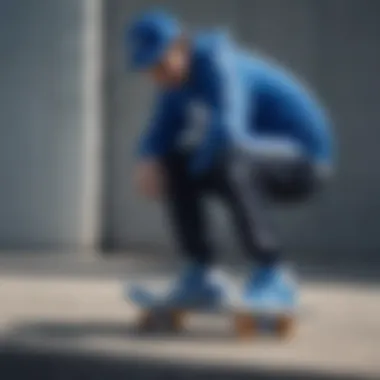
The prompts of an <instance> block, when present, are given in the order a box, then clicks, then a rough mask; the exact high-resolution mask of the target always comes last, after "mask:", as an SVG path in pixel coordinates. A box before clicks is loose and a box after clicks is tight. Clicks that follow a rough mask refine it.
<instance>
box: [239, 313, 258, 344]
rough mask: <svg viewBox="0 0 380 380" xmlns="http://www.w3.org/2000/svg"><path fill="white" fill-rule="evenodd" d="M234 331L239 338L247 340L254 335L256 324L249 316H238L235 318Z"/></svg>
mask: <svg viewBox="0 0 380 380" xmlns="http://www.w3.org/2000/svg"><path fill="white" fill-rule="evenodd" d="M235 331H236V333H237V335H238V336H239V338H242V339H248V338H252V337H253V336H254V335H255V334H256V323H255V320H254V318H252V316H251V315H245V314H239V315H236V316H235Z"/></svg>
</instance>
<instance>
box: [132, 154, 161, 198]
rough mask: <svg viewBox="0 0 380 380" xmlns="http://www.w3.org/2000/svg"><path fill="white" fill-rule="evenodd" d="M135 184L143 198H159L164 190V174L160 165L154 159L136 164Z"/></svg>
mask: <svg viewBox="0 0 380 380" xmlns="http://www.w3.org/2000/svg"><path fill="white" fill-rule="evenodd" d="M135 183H136V186H137V189H138V191H139V193H140V194H141V195H143V196H144V197H147V198H150V199H158V198H160V197H161V196H162V193H163V190H164V173H163V168H162V166H161V164H160V163H159V162H158V161H157V160H154V159H150V160H144V161H140V162H138V164H137V166H136V171H135Z"/></svg>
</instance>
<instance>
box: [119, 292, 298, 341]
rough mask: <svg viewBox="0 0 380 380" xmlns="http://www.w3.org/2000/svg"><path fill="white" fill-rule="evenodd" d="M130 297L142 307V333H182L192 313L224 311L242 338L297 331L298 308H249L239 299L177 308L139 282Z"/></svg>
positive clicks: (280, 335)
mask: <svg viewBox="0 0 380 380" xmlns="http://www.w3.org/2000/svg"><path fill="white" fill-rule="evenodd" d="M126 297H127V298H128V299H129V300H130V301H131V302H132V303H133V304H134V305H135V306H136V307H137V308H138V309H139V310H140V315H139V317H138V320H137V330H138V331H139V332H142V333H144V332H157V331H167V332H171V333H181V332H182V331H184V330H186V321H187V318H188V317H189V316H191V315H194V314H217V315H222V314H223V315H226V316H227V317H228V318H229V319H230V321H231V323H232V327H233V330H234V332H235V335H236V336H237V337H238V338H240V339H251V338H254V337H256V336H258V335H262V334H266V333H271V334H274V336H275V337H277V338H279V339H287V338H290V337H291V336H292V335H293V332H294V330H295V326H296V320H297V318H296V311H295V310H294V309H283V308H277V309H276V308H259V309H248V308H247V307H244V306H242V305H239V304H238V303H235V304H234V303H232V305H233V306H231V304H230V305H229V306H227V304H218V305H204V306H203V307H199V306H198V307H189V306H186V307H185V306H184V307H181V306H177V307H175V308H173V307H171V306H168V305H165V304H164V303H161V302H160V300H159V299H158V298H157V296H156V295H154V294H152V293H150V292H149V291H147V290H145V289H144V288H140V287H137V286H131V287H129V289H127V293H126Z"/></svg>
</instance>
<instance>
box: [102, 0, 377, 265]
mask: <svg viewBox="0 0 380 380" xmlns="http://www.w3.org/2000/svg"><path fill="white" fill-rule="evenodd" d="M161 3H162V4H164V5H169V6H171V9H173V10H174V11H178V13H179V14H180V15H182V16H183V17H184V18H185V19H186V20H187V21H188V22H189V23H190V24H191V25H207V24H208V23H211V24H217V25H219V24H222V25H223V24H227V25H230V26H231V27H232V28H233V29H234V30H235V31H236V32H237V34H238V36H239V37H240V39H241V40H243V41H244V42H245V43H248V44H250V45H252V47H255V48H258V49H260V50H262V51H263V52H264V53H267V54H270V55H272V56H274V57H275V58H277V59H279V60H280V61H281V62H283V63H284V64H285V65H287V66H289V67H291V68H293V69H294V70H295V71H296V72H298V73H299V74H300V75H302V76H303V77H304V78H305V80H307V81H308V82H309V83H311V84H312V85H313V86H314V88H315V89H316V91H317V93H318V94H319V95H320V96H321V98H322V100H323V101H324V103H325V104H326V105H327V106H328V107H329V108H330V111H331V115H332V117H333V118H334V120H335V121H336V134H337V136H338V138H339V145H340V146H339V149H340V162H339V168H338V169H339V170H338V174H337V177H336V179H335V181H334V183H332V185H331V187H330V189H329V190H328V191H327V192H326V193H325V194H324V195H323V196H322V197H321V198H320V199H318V200H316V201H315V202H314V203H313V204H310V205H307V206H306V207H301V208H299V209H297V210H279V211H276V214H278V218H277V220H279V224H280V225H279V228H280V231H281V234H282V235H283V237H284V240H285V241H286V242H287V244H288V246H289V249H290V250H291V252H294V254H293V256H298V259H299V260H300V261H301V262H307V263H311V262H324V263H330V262H332V261H337V260H342V259H344V260H346V261H348V262H350V263H352V264H356V263H358V262H361V263H366V264H370V265H375V264H380V259H379V256H378V250H379V248H380V234H379V233H378V228H379V225H380V223H379V215H380V199H379V193H380V178H379V171H378V169H377V166H378V162H380V151H379V150H378V144H379V141H380V113H379V99H380V76H379V75H378V70H379V67H380V22H379V20H380V19H379V15H380V2H376V1H374V0H331V1H329V0H240V1H236V0H235V1H232V0H229V1H226V0H225V1H223V0H221V1H217V0H214V1H211V0H203V1H193V2H190V1H186V0H183V1H174V0H173V1H171V2H161ZM152 4H154V5H157V2H148V1H138V2H130V1H129V2H125V1H122V0H108V1H107V4H106V21H107V30H106V32H107V38H106V41H107V51H106V60H107V76H106V85H107V87H106V91H107V92H106V95H107V98H108V100H107V117H106V120H107V123H106V125H107V129H106V131H107V142H106V143H107V162H106V165H107V166H106V176H107V179H108V181H107V189H106V190H107V191H106V199H105V200H106V201H105V240H106V243H107V244H108V245H109V246H114V247H119V248H120V247H127V246H131V245H135V244H139V243H141V242H145V243H152V244H160V245H163V246H167V244H168V236H167V231H166V230H165V228H164V225H163V223H162V221H161V215H160V210H159V206H155V205H149V204H146V203H144V202H141V201H139V200H138V199H137V197H136V194H135V192H134V190H133V187H132V182H131V173H132V171H131V170H132V164H133V160H132V156H133V146H134V141H135V139H136V136H137V134H138V130H139V128H141V126H142V125H143V123H144V120H145V119H146V114H147V111H148V110H149V108H147V107H148V102H149V99H150V93H149V85H148V84H146V83H144V82H143V81H142V80H141V79H139V78H136V77H135V76H133V75H131V74H128V73H125V68H124V61H123V55H122V27H123V24H124V22H125V21H126V20H128V19H129V18H130V16H131V15H132V14H134V12H135V11H136V10H140V9H142V7H143V6H147V5H152ZM214 210H215V212H216V213H220V214H223V215H224V212H223V211H222V210H221V209H219V208H216V209H214ZM218 219H221V220H222V222H221V223H216V222H214V223H215V224H214V226H213V231H214V233H215V236H216V238H217V240H219V244H220V240H223V243H224V244H228V245H229V246H230V247H231V242H232V235H231V234H230V233H229V230H230V228H229V227H228V225H227V224H226V223H225V219H226V218H218ZM225 236H228V237H225Z"/></svg>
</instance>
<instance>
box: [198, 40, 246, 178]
mask: <svg viewBox="0 0 380 380" xmlns="http://www.w3.org/2000/svg"><path fill="white" fill-rule="evenodd" d="M237 59H238V57H237V56H236V53H235V52H234V51H233V48H232V46H231V44H230V43H229V41H224V40H222V41H218V43H216V44H215V46H214V48H213V49H210V51H209V52H208V54H207V55H206V56H205V57H204V59H203V61H202V65H201V68H200V69H201V70H202V71H203V72H202V78H204V81H205V86H206V93H207V100H208V104H209V106H210V109H211V120H210V124H209V125H208V128H207V131H206V135H205V138H204V140H203V142H202V144H201V145H200V147H199V148H198V151H197V152H196V154H195V156H194V157H193V161H192V162H191V170H192V172H193V173H195V174H201V173H202V172H203V171H205V170H207V168H208V167H209V166H211V165H212V162H213V160H214V159H215V158H216V156H217V155H218V154H219V151H220V150H221V149H223V148H224V147H225V146H226V144H227V143H228V142H229V141H228V140H231V139H234V138H235V135H236V134H243V135H244V134H246V133H247V106H248V100H249V99H248V95H247V91H246V89H247V86H245V85H244V83H243V75H242V73H240V72H239V65H238V62H237ZM250 106H251V105H250ZM232 142H233V141H232Z"/></svg>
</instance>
